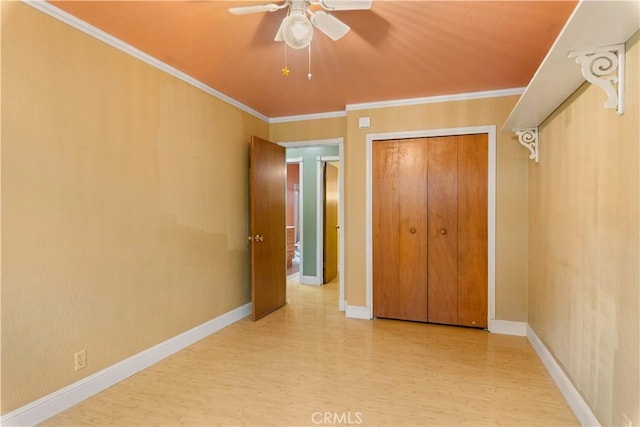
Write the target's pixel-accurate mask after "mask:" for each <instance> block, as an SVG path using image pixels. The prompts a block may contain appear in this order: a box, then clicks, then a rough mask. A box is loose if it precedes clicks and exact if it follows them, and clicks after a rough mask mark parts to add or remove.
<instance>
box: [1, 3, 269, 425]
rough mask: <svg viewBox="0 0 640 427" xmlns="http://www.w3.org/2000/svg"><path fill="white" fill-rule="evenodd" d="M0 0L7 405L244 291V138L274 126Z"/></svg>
mask: <svg viewBox="0 0 640 427" xmlns="http://www.w3.org/2000/svg"><path fill="white" fill-rule="evenodd" d="M0 4H1V7H2V46H1V48H2V70H1V71H2V81H1V83H2V231H3V234H2V372H1V375H2V391H3V393H2V413H6V412H9V411H11V410H13V409H16V408H17V407H19V406H21V405H24V404H26V403H28V402H31V401H33V400H35V399H37V398H40V397H42V396H44V395H46V394H47V393H50V392H53V391H55V390H57V389H59V388H61V387H63V386H65V385H68V384H70V383H72V382H74V381H77V380H79V379H81V378H82V377H84V376H87V375H89V374H92V373H94V372H96V371H98V370H101V369H103V368H105V367H107V366H110V365H112V364H114V363H116V362H118V361H120V360H122V359H124V358H126V357H128V356H130V355H133V354H135V353H137V352H140V351H141V350H144V349H147V348H149V347H151V346H152V345H154V344H157V343H159V342H161V341H163V340H166V339H168V338H170V337H173V336H175V335H177V334H178V333H180V332H183V331H185V330H188V329H190V328H192V327H194V326H196V325H199V324H201V323H203V322H205V321H207V320H210V319H212V318H214V317H216V316H218V315H220V314H223V313H225V312H227V311H229V310H231V309H234V308H236V307H239V306H241V305H243V304H245V303H248V302H249V300H250V289H249V263H248V245H247V240H246V236H247V234H248V229H247V227H248V225H247V224H248V222H247V221H246V220H245V218H247V211H248V194H247V192H246V191H245V189H246V188H247V185H248V183H247V176H248V141H249V136H250V135H251V134H255V135H258V136H262V137H264V138H268V137H269V126H268V124H267V123H265V122H263V121H261V120H258V119H256V118H254V117H253V116H250V115H248V114H246V113H244V112H242V111H240V110H238V109H236V108H234V107H232V106H230V105H229V104H226V103H224V102H222V101H220V100H218V99H216V98H214V97H212V96H210V95H207V94H205V93H204V92H202V91H200V90H198V89H196V88H194V87H191V86H189V85H188V84H186V83H184V82H182V81H179V80H177V79H175V78H173V77H171V76H169V75H167V74H165V73H163V72H161V71H159V70H157V69H154V68H152V67H151V66H149V65H146V64H144V63H142V62H140V61H138V60H136V59H134V58H132V57H130V56H128V55H126V54H124V53H122V52H119V51H117V50H115V49H113V48H111V47H109V46H107V45H105V44H104V43H101V42H100V41H97V40H95V39H93V38H91V37H90V36H88V35H85V34H82V33H80V32H79V31H77V30H75V29H72V28H71V27H69V26H67V25H65V24H63V23H60V22H58V21H56V20H54V19H52V18H50V17H47V16H45V15H44V14H42V13H40V12H38V11H36V10H34V9H32V8H31V7H28V6H26V5H24V4H22V3H16V2H0ZM80 349H86V350H87V357H88V367H87V368H86V369H84V370H81V371H78V372H74V370H73V354H74V352H75V351H77V350H80Z"/></svg>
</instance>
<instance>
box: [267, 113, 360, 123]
mask: <svg viewBox="0 0 640 427" xmlns="http://www.w3.org/2000/svg"><path fill="white" fill-rule="evenodd" d="M335 117H347V112H346V111H330V112H328V113H315V114H301V115H299V116H282V117H274V118H271V119H269V123H287V122H299V121H303V120H316V119H332V118H335Z"/></svg>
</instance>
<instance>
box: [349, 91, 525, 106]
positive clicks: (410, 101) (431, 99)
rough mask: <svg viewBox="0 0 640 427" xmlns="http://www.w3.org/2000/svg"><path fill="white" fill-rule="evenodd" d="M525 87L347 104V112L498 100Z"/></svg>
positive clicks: (519, 92) (520, 92) (518, 92)
mask: <svg viewBox="0 0 640 427" xmlns="http://www.w3.org/2000/svg"><path fill="white" fill-rule="evenodd" d="M523 92H524V88H523V87H517V88H510V89H498V90H485V91H481V92H466V93H454V94H450V95H437V96H427V97H424V98H406V99H396V100H390V101H378V102H364V103H361V104H347V107H346V111H355V110H369V109H373V108H388V107H402V106H406V105H420V104H435V103H439V102H451V101H469V100H472V99H484V98H498V97H501V96H513V95H522V93H523Z"/></svg>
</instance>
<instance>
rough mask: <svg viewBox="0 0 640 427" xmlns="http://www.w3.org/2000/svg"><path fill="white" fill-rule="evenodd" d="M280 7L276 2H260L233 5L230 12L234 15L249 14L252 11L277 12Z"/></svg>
mask: <svg viewBox="0 0 640 427" xmlns="http://www.w3.org/2000/svg"><path fill="white" fill-rule="evenodd" d="M279 8H280V7H279V6H278V5H277V4H275V3H267V4H258V5H255V6H240V7H232V8H230V9H229V12H231V13H233V14H234V15H248V14H250V13H261V12H275V11H276V10H278V9H279Z"/></svg>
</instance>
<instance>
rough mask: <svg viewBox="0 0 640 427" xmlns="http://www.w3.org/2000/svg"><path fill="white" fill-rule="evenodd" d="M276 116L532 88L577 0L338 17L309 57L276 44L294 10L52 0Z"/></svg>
mask: <svg viewBox="0 0 640 427" xmlns="http://www.w3.org/2000/svg"><path fill="white" fill-rule="evenodd" d="M51 3H53V4H54V5H56V6H57V7H59V8H61V9H63V10H65V11H67V12H69V13H71V14H73V15H75V16H77V17H78V18H80V19H82V20H84V21H86V22H88V23H90V24H92V25H94V26H96V27H98V28H100V29H102V30H103V31H105V32H107V33H109V34H112V35H113V36H115V37H116V38H118V39H120V40H123V41H125V42H127V43H128V44H130V45H132V46H134V47H136V48H138V49H140V50H142V51H144V52H146V53H148V54H149V55H151V56H153V57H155V58H157V59H159V60H161V61H163V62H165V63H167V64H169V65H171V66H173V67H175V68H177V69H179V70H181V71H183V72H185V73H187V74H189V75H190V76H192V77H194V78H196V79H198V80H200V81H202V82H203V83H205V84H206V85H208V86H210V87H212V88H214V89H216V90H218V91H220V92H222V93H224V94H226V95H228V96H230V97H231V98H234V99H236V100H237V101H239V102H241V103H243V104H245V105H247V106H249V107H251V108H253V109H254V110H256V111H258V112H260V113H262V114H264V115H266V116H267V117H270V118H274V117H281V116H290V115H300V114H311V113H322V112H331V111H343V110H344V109H345V106H346V105H347V104H356V103H363V102H375V101H387V100H397V99H403V98H417V97H426V96H434V95H444V94H454V93H464V92H475V91H484V90H495V89H505V88H514V87H522V86H526V85H527V83H528V82H529V80H530V79H531V77H532V76H533V74H534V72H535V71H536V69H537V68H538V65H539V64H540V62H541V61H542V59H543V58H544V55H545V54H546V52H547V51H548V49H549V48H550V47H551V44H552V43H553V41H554V40H555V38H556V37H557V35H558V33H559V32H560V30H561V29H562V26H563V25H564V23H565V22H566V20H567V18H568V17H569V15H570V14H571V12H572V11H573V9H574V7H575V5H576V3H577V2H575V1H539V2H530V1H389V0H374V1H373V7H372V9H371V10H368V11H343V12H335V13H334V15H335V16H336V17H338V18H339V19H340V20H342V21H343V22H345V23H346V24H347V25H349V26H350V27H351V31H350V32H349V33H348V34H347V35H346V36H345V37H344V38H343V39H341V40H339V41H337V42H334V41H332V40H330V39H329V38H328V37H326V36H325V35H324V34H322V33H321V32H320V31H318V30H316V31H315V34H314V39H313V42H312V44H311V72H312V74H313V77H312V78H311V80H309V79H308V78H307V73H308V60H309V59H308V52H307V50H306V49H303V50H294V49H288V50H287V56H288V58H287V59H288V64H287V65H288V67H289V69H290V70H291V73H290V74H289V76H286V77H285V76H283V75H282V72H281V68H282V67H283V66H284V54H285V49H284V44H283V43H281V42H280V43H277V42H274V41H273V37H274V35H275V33H276V31H277V29H278V26H279V25H280V21H281V20H282V18H283V17H284V14H285V13H286V12H285V10H281V11H278V12H274V13H262V14H255V15H244V16H235V15H231V14H230V13H229V12H228V11H227V9H228V8H229V7H234V6H239V5H240V6H242V5H249V4H259V3H266V2H265V1H262V0H257V1H255V2H248V1H51Z"/></svg>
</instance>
